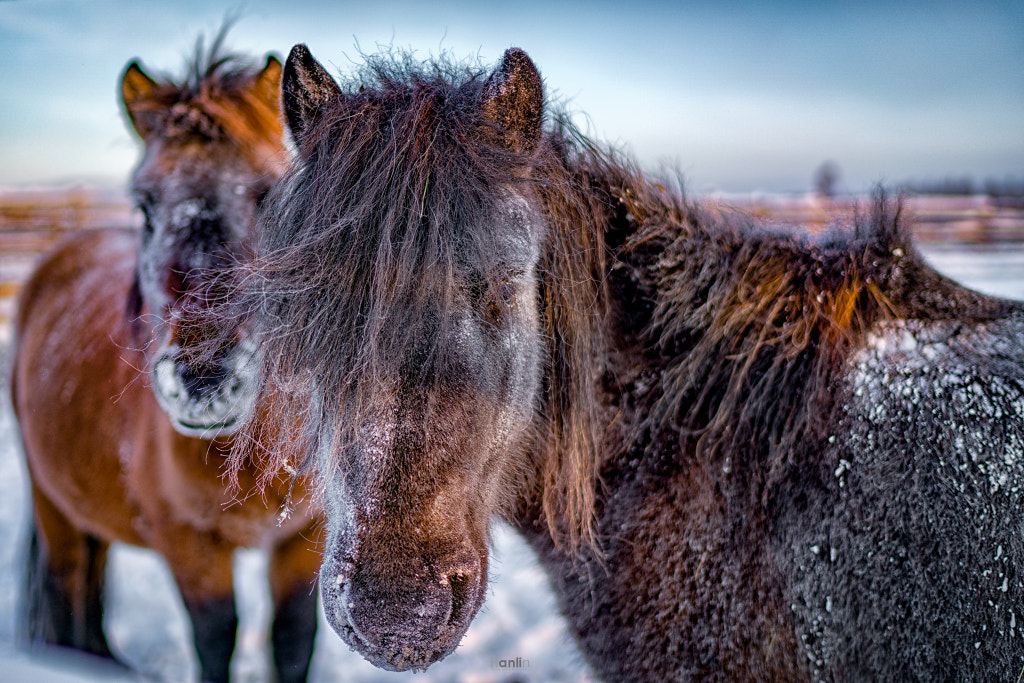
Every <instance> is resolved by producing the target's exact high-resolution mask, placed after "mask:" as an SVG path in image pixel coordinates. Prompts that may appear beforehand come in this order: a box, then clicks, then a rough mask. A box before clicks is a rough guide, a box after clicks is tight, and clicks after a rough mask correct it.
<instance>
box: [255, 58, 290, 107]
mask: <svg viewBox="0 0 1024 683" xmlns="http://www.w3.org/2000/svg"><path fill="white" fill-rule="evenodd" d="M282 70H283V67H282V66H281V60H279V59H278V58H277V57H275V56H274V55H267V64H266V66H264V67H263V70H262V71H260V72H259V73H258V74H256V78H255V80H254V81H253V89H254V90H255V92H256V95H257V96H258V97H259V98H260V99H261V100H263V101H264V102H266V103H267V104H269V105H270V106H272V107H273V108H274V109H275V110H280V108H281V71H282Z"/></svg>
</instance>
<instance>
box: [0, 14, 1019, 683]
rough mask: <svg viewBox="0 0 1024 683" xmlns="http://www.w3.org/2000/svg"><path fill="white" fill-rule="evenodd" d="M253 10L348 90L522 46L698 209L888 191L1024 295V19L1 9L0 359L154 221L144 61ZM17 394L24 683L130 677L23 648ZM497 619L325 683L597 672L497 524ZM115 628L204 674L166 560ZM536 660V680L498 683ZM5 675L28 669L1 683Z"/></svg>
mask: <svg viewBox="0 0 1024 683" xmlns="http://www.w3.org/2000/svg"><path fill="white" fill-rule="evenodd" d="M228 15H231V16H237V17H238V20H237V22H236V23H235V25H234V27H233V29H232V30H231V32H230V34H229V40H228V43H229V46H230V47H232V48H233V49H235V50H236V51H239V52H243V53H248V54H252V55H254V56H256V55H264V54H266V53H268V52H273V53H276V54H277V55H279V56H280V57H282V58H283V57H284V56H285V55H287V53H288V50H289V49H290V48H291V46H292V45H293V44H295V43H297V42H304V43H306V44H307V45H308V46H309V48H310V50H311V51H312V53H313V54H314V56H316V57H317V58H318V59H319V60H320V61H321V62H322V63H324V64H325V65H326V66H327V67H328V68H329V69H330V70H332V71H333V72H334V73H337V74H344V73H347V72H349V71H350V70H351V69H352V68H353V66H355V65H358V64H361V63H362V56H361V55H362V54H366V53H374V52H377V51H378V50H380V49H387V48H389V47H395V48H401V49H412V50H414V51H415V54H416V55H418V56H420V57H423V58H426V57H429V56H431V55H437V54H438V53H440V52H448V53H450V54H451V55H453V56H454V57H456V58H466V59H472V60H478V61H479V63H481V64H483V65H492V64H494V63H496V62H497V60H498V59H499V58H500V56H501V54H502V53H503V51H504V50H505V49H506V48H508V47H510V46H513V45H515V46H519V47H521V48H523V49H525V50H526V51H527V52H528V53H529V54H530V56H531V57H532V58H533V59H534V61H535V62H536V64H537V65H538V67H539V68H540V70H541V73H542V75H543V76H544V79H545V84H546V88H547V94H548V97H549V98H551V99H556V100H558V101H560V102H563V103H565V105H566V106H567V108H568V109H569V110H570V111H572V112H574V115H575V116H576V117H577V120H578V121H579V122H580V124H581V125H582V126H583V128H584V129H585V130H587V131H588V132H589V133H590V134H591V135H592V136H593V137H595V138H596V139H599V140H602V141H604V142H606V143H607V144H610V145H613V146H615V147H617V148H620V149H622V150H624V151H626V152H627V153H629V154H631V155H632V156H634V157H635V158H636V159H637V160H638V161H639V162H640V163H641V164H642V165H643V166H644V167H646V168H647V169H649V170H650V171H652V172H669V173H676V172H678V173H680V174H681V175H682V177H683V178H684V183H685V187H686V190H687V192H688V193H689V194H691V195H693V196H698V197H706V198H708V199H709V200H711V201H721V202H726V203H729V204H733V205H737V206H741V207H744V208H746V209H748V210H750V211H753V212H756V213H758V214H759V215H761V216H763V217H764V218H765V219H766V220H771V221H777V222H781V223H788V224H794V225H801V226H806V227H808V228H809V229H811V230H814V229H818V228H820V227H821V226H824V225H826V224H829V223H831V222H832V221H834V220H836V218H837V217H841V216H843V215H844V214H847V213H849V212H850V211H852V210H853V207H854V206H855V205H856V204H857V202H859V201H862V200H863V199H864V198H865V197H866V196H867V194H868V193H869V192H870V191H871V190H872V188H873V187H874V186H876V185H877V184H884V185H885V186H887V187H889V188H892V189H894V190H899V191H903V192H905V193H906V197H907V200H906V201H907V207H908V209H909V211H910V213H911V214H912V216H913V217H914V219H915V221H916V227H915V230H916V232H917V235H918V238H919V240H920V242H921V244H922V246H923V249H924V251H925V254H926V256H927V257H928V258H929V259H930V260H931V261H932V262H933V263H934V264H935V265H936V266H937V267H938V268H940V269H941V270H943V271H944V272H946V273H948V274H950V275H951V276H953V277H955V278H957V279H959V280H961V281H963V282H965V283H966V284H968V285H969V286H972V287H976V288H978V289H982V290H984V291H987V292H990V293H993V294H998V295H1002V296H1010V297H1014V298H1024V3H1021V2H1020V0H974V1H970V2H968V1H965V2H948V1H945V0H932V1H929V2H903V1H901V0H866V1H865V0H859V1H858V2H848V1H847V2H831V1H829V0H819V1H816V2H810V1H807V2H805V1H802V0H799V1H798V0H792V1H788V2H787V1H780V2H774V3H767V2H763V0H756V1H755V0H715V1H703V0H701V1H696V2H650V1H647V0H631V1H630V2H621V1H619V2H609V1H606V0H587V1H585V2H584V1H577V0H573V1H570V2H552V1H551V0H516V2H506V3H501V4H498V3H484V2H479V1H474V2H468V1H467V2H425V1H422V0H421V1H419V2H389V1H387V0H377V1H375V2H364V3H350V2H343V1H323V2H303V1H302V0H291V1H290V2H281V1H280V0H274V1H268V0H248V2H244V3H234V2H232V3H225V2H218V1H216V0H177V1H176V2H170V3H157V2H147V1H144V0H90V1H89V2H81V1H78V2H74V1H70V0H0V59H2V65H3V70H2V75H0V162H2V163H0V353H3V354H4V355H6V341H7V339H9V322H8V321H9V316H10V313H11V310H12V307H13V300H14V299H13V297H14V296H15V295H16V293H17V290H18V287H19V284H20V282H21V281H22V280H23V278H24V277H25V275H26V274H27V273H28V272H29V270H30V268H31V267H32V264H33V262H34V261H35V259H36V257H37V255H38V254H39V252H40V251H41V250H43V249H45V248H46V247H47V246H48V245H49V244H51V243H52V241H53V240H54V239H55V238H56V236H58V235H59V234H61V233H62V232H65V231H69V230H78V229H85V228H89V227H97V226H106V225H136V224H137V222H138V217H137V216H136V215H135V213H134V212H133V210H132V208H131V206H130V203H129V201H128V199H127V195H126V192H125V187H126V184H127V180H128V177H129V175H130V173H131V170H132V167H133V165H134V164H135V163H136V161H137V159H138V155H139V152H140V149H141V143H139V142H138V141H137V140H136V139H135V137H134V134H133V133H132V132H131V131H130V129H129V127H128V126H127V125H126V119H125V116H124V113H123V111H122V109H121V106H120V102H119V99H118V93H119V84H120V76H121V74H122V72H123V70H124V68H125V66H126V65H127V63H128V62H129V61H130V60H132V59H136V58H137V59H139V60H140V61H141V62H142V64H143V66H144V68H146V69H147V70H148V71H150V73H153V74H167V75H170V76H172V77H177V76H178V75H180V74H181V72H182V68H183V65H184V62H185V60H186V58H187V56H188V55H190V54H191V52H192V49H193V46H194V44H195V40H196V38H197V37H198V36H199V35H200V34H205V35H206V36H207V39H210V38H212V36H213V35H214V34H215V33H216V32H217V30H218V28H219V27H220V25H221V23H222V22H223V20H224V18H225V17H226V16H228ZM14 429H15V427H14V426H13V423H12V421H11V418H10V415H9V408H8V407H7V405H6V391H4V392H3V394H2V399H0V660H4V661H5V662H6V669H5V671H3V672H2V673H0V678H3V679H4V680H12V681H16V680H30V681H33V682H36V681H41V680H83V681H85V680H108V679H109V677H110V676H111V673H110V672H109V671H100V672H97V671H95V670H92V669H91V667H90V666H88V665H86V664H84V663H83V662H81V661H80V660H75V659H68V658H66V657H63V656H60V655H57V654H55V653H34V654H29V653H25V652H23V651H20V650H17V649H16V648H15V646H14V644H13V642H14V636H13V632H14V618H15V616H14V615H15V611H16V605H17V599H18V582H19V580H20V579H19V576H20V565H19V562H20V559H19V553H20V550H19V549H20V544H21V543H22V540H23V533H24V525H25V524H26V517H25V514H26V505H27V494H26V492H25V480H24V471H23V466H22V465H21V456H20V453H19V451H18V446H17V441H16V439H14V431H13V430H14ZM495 545H496V547H495V554H496V559H495V562H494V565H493V574H494V578H495V581H494V584H493V587H492V591H491V595H490V597H489V598H488V604H487V606H486V607H485V609H484V611H483V612H482V614H481V615H480V617H478V619H477V621H476V623H475V624H474V626H473V628H472V629H471V631H470V633H469V635H467V639H466V641H465V642H464V644H463V647H462V648H460V650H459V651H458V652H457V653H456V654H455V655H453V656H452V657H450V658H449V659H447V660H445V662H442V663H441V664H440V665H438V666H436V667H433V668H431V670H430V671H428V672H427V673H426V674H422V675H419V676H412V675H411V674H406V675H394V676H391V675H387V674H384V673H382V672H379V671H377V670H376V669H373V668H372V667H370V666H369V665H368V664H366V663H365V662H363V661H362V660H361V659H360V658H358V657H357V656H355V655H352V654H351V653H349V652H348V650H347V648H345V646H344V645H343V644H341V642H340V640H339V639H338V638H336V637H335V636H334V635H333V633H332V632H330V630H329V628H327V627H326V625H323V628H322V634H321V638H320V641H319V642H318V646H317V647H318V650H317V657H316V660H315V663H314V678H315V680H319V681H334V680H345V681H377V680H392V679H394V680H397V679H403V680H407V679H410V678H422V679H424V680H432V681H463V682H467V683H472V682H475V681H500V682H508V681H512V680H516V681H553V680H574V681H575V680H581V681H582V680H588V679H589V674H588V672H587V670H586V667H585V665H584V664H583V663H582V662H581V661H580V659H579V655H578V653H577V652H576V650H575V647H574V646H573V644H572V642H571V639H570V638H569V636H568V634H567V632H566V629H565V624H564V622H563V621H562V620H561V618H560V617H559V616H558V615H557V613H556V611H555V609H554V602H553V599H552V597H551V594H550V592H549V591H548V589H547V586H546V582H545V579H544V576H543V574H542V573H541V572H540V570H539V569H538V568H537V567H536V565H535V564H534V562H533V559H532V556H531V555H530V553H529V551H528V550H527V549H526V548H525V546H523V544H522V543H521V542H520V541H518V539H516V538H515V536H514V535H513V534H512V533H511V532H509V531H508V530H507V529H505V528H504V527H500V526H499V527H498V528H497V530H496V544H495ZM262 562H264V559H262V557H261V555H260V554H259V553H247V554H243V555H242V556H240V558H239V567H238V572H239V581H240V584H241V585H242V588H243V594H244V595H243V598H242V603H241V604H240V609H241V612H242V619H243V624H242V631H241V634H240V641H239V655H238V657H237V666H236V674H237V675H238V678H239V680H252V681H261V680H265V677H266V672H267V667H266V636H265V630H266V620H267V618H268V616H267V605H266V603H267V598H266V595H265V592H266V591H265V587H264V586H263V583H262V578H261V576H262V571H263V564H262ZM112 572H113V575H112V576H113V577H114V578H113V579H112V580H111V582H112V598H113V604H112V606H111V609H110V613H109V618H108V628H109V630H110V631H111V632H112V640H113V642H114V646H115V648H117V649H118V651H119V653H120V654H121V655H122V656H123V657H124V658H125V659H126V660H127V661H129V663H131V664H132V665H133V666H134V667H135V668H137V669H138V670H140V671H142V672H144V673H145V674H147V675H148V676H151V677H154V678H156V679H158V680H167V681H180V680H188V679H189V677H190V676H194V675H195V664H194V658H193V655H192V653H191V648H190V645H189V639H190V635H189V633H188V626H187V623H186V621H185V617H184V611H183V608H182V607H181V605H180V599H179V598H177V596H176V594H175V592H174V591H173V588H172V586H171V584H170V579H169V577H168V575H167V572H166V569H165V568H164V567H163V566H162V565H161V563H160V561H159V560H158V559H157V558H155V557H154V556H153V555H152V554H150V553H147V552H145V551H140V550H135V549H128V548H119V549H117V550H116V551H115V554H114V558H113V560H112ZM515 657H520V658H526V659H527V660H528V662H529V667H528V668H527V669H520V670H517V671H515V672H512V673H510V672H508V671H504V670H501V669H500V668H498V667H495V665H494V662H495V661H496V660H500V659H502V658H515ZM5 674H6V675H5Z"/></svg>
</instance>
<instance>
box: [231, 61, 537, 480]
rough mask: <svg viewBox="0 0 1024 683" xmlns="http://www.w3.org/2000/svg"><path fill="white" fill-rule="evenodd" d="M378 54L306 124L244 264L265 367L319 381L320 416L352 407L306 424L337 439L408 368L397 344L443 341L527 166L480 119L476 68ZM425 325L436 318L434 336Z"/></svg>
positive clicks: (426, 360) (406, 349)
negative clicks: (487, 137) (485, 133)
mask: <svg viewBox="0 0 1024 683" xmlns="http://www.w3.org/2000/svg"><path fill="white" fill-rule="evenodd" d="M373 70H374V74H375V75H374V76H373V78H372V79H371V83H372V84H373V85H374V87H372V88H367V87H365V84H364V85H363V86H362V87H359V86H354V85H352V86H350V87H349V90H350V92H348V94H347V96H346V97H345V98H344V100H343V101H338V102H336V103H335V106H334V108H333V109H330V110H328V111H326V112H324V113H323V114H322V115H321V116H320V117H319V118H318V122H317V124H316V126H315V127H314V128H313V129H312V130H311V131H310V133H309V137H308V138H305V139H304V140H303V142H302V144H301V145H300V158H299V160H298V162H297V163H296V165H295V166H294V168H293V169H292V171H291V172H290V173H289V174H288V175H287V176H286V177H285V178H284V180H283V181H282V182H281V183H280V184H279V185H278V187H277V188H275V190H273V191H272V194H271V197H270V198H269V201H268V207H267V210H266V212H265V214H264V216H263V218H262V222H263V226H262V239H263V242H262V245H261V247H260V249H259V253H260V255H259V257H258V258H257V259H256V260H255V261H254V263H253V264H252V266H251V268H250V272H249V273H248V275H247V278H248V279H249V280H250V282H251V283H255V284H254V285H253V287H250V288H249V289H248V292H249V303H251V304H257V305H258V306H259V310H260V314H259V315H260V319H261V322H260V324H261V327H262V345H263V357H264V359H265V368H264V369H265V371H266V372H265V374H266V376H267V381H268V382H269V383H271V384H276V385H279V386H288V387H290V390H291V391H295V392H298V395H303V394H304V395H306V396H309V395H313V394H314V393H315V394H316V395H317V396H319V397H321V400H322V402H323V405H322V406H321V411H322V412H321V413H320V415H323V416H327V417H328V418H329V419H328V424H330V421H331V420H330V416H339V415H343V414H344V415H347V416H349V418H350V419H351V424H348V425H338V426H337V432H338V433H335V434H330V433H327V434H323V435H307V439H308V440H317V439H320V438H329V439H331V440H332V441H335V442H336V443H335V445H338V444H340V443H342V442H344V441H345V440H346V439H349V438H355V437H356V436H357V435H356V434H355V433H354V432H353V431H352V430H354V429H356V428H357V425H358V423H359V417H358V416H359V415H360V414H367V413H369V412H372V411H373V410H374V409H375V407H374V405H375V397H374V395H373V392H374V391H376V390H377V387H380V386H382V385H386V384H387V380H388V377H389V376H390V377H392V378H393V377H395V376H396V374H397V373H398V372H399V371H400V370H401V368H398V367H396V366H395V363H396V362H397V361H396V359H405V358H409V357H412V356H416V357H417V358H418V360H419V361H420V363H421V367H423V368H430V367H431V364H432V363H438V362H441V361H442V359H443V358H444V357H445V356H446V355H447V349H446V344H450V343H452V341H451V339H452V337H453V335H452V334H447V333H446V332H445V325H448V324H450V323H451V320H452V317H451V315H450V313H451V312H452V311H453V310H454V309H455V308H456V307H458V306H464V305H465V303H466V300H467V299H466V297H467V296H468V294H469V292H468V291H467V287H469V286H470V285H471V284H472V282H473V277H471V276H475V275H479V274H480V273H484V274H486V273H487V272H488V271H489V270H490V268H491V267H492V266H494V265H496V262H495V254H496V253H497V251H498V249H497V246H496V245H497V242H496V239H497V238H498V235H497V234H496V232H495V230H494V229H493V228H489V226H492V225H494V224H495V220H496V218H497V215H496V211H498V210H500V208H501V206H502V204H503V202H504V201H505V200H506V199H507V198H508V195H507V192H508V191H514V188H515V186H516V185H517V184H522V183H525V182H527V181H525V180H523V179H522V178H521V177H519V176H517V174H516V173H515V172H514V168H513V166H515V162H516V160H513V159H510V158H509V155H508V154H507V153H505V154H502V153H501V152H499V151H497V150H494V149H493V148H490V147H488V146H487V145H486V144H484V142H483V141H482V140H481V136H480V135H479V133H478V130H477V121H476V119H475V117H474V116H473V112H474V111H475V109H474V107H475V104H476V98H477V94H478V92H479V86H480V83H481V77H482V75H483V73H482V72H481V71H474V70H471V69H467V68H465V67H455V66H453V65H451V64H448V63H435V64H433V65H431V66H430V67H429V68H427V69H419V70H413V69H410V68H409V64H406V63H395V62H388V63H387V64H385V63H383V62H380V63H377V64H375V65H374V66H373ZM453 74H454V75H453ZM455 76H458V78H456V77H455ZM519 162H520V163H521V160H519ZM470 271H472V272H470ZM243 298H245V297H243ZM428 329H432V330H439V331H440V332H439V333H437V334H435V335H433V336H432V338H431V339H432V342H433V345H432V346H431V345H429V344H428V345H427V346H424V342H423V336H424V335H423V333H424V331H425V330H428ZM424 356H425V357H424ZM296 405H297V406H298V405H299V404H298V403H297V404H296ZM312 417H313V420H312V421H313V422H317V421H318V419H317V416H315V415H314V416H312ZM335 421H336V418H335ZM308 445H309V444H308V443H307V446H308ZM330 450H331V451H332V452H338V450H339V449H338V448H331V449H330ZM335 464H337V463H335Z"/></svg>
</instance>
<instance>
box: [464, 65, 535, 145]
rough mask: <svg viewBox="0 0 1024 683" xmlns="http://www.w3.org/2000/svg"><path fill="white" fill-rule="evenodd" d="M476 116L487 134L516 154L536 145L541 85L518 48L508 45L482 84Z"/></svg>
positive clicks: (532, 66)
mask: <svg viewBox="0 0 1024 683" xmlns="http://www.w3.org/2000/svg"><path fill="white" fill-rule="evenodd" d="M480 117H481V119H482V121H483V123H484V129H485V131H486V134H488V137H490V138H491V139H492V140H493V141H494V142H496V143H497V144H499V145H501V146H502V147H505V148H506V149H509V150H511V151H512V152H515V153H516V154H527V155H529V154H532V153H533V152H534V150H536V149H537V146H538V145H539V144H540V139H541V128H542V123H543V118H544V86H543V82H542V81H541V77H540V72H539V71H537V67H536V66H535V65H534V63H533V61H532V60H531V59H530V57H529V56H528V55H527V54H526V53H525V52H523V51H522V50H520V49H519V48H515V47H513V48H509V49H508V50H506V51H505V56H504V57H503V58H502V60H501V64H499V65H498V68H497V69H495V70H494V72H493V73H492V74H491V75H490V78H488V79H487V82H486V83H485V84H484V88H483V92H482V93H481V99H480Z"/></svg>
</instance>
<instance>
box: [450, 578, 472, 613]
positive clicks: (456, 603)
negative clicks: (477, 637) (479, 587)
mask: <svg viewBox="0 0 1024 683" xmlns="http://www.w3.org/2000/svg"><path fill="white" fill-rule="evenodd" d="M448 587H449V589H450V590H451V592H452V611H451V615H450V616H449V617H448V623H449V624H456V623H458V622H459V621H461V619H462V612H463V608H464V607H465V605H466V602H467V598H468V597H469V588H470V577H469V574H468V573H467V572H464V571H458V572H455V573H454V574H450V575H449V576H448Z"/></svg>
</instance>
